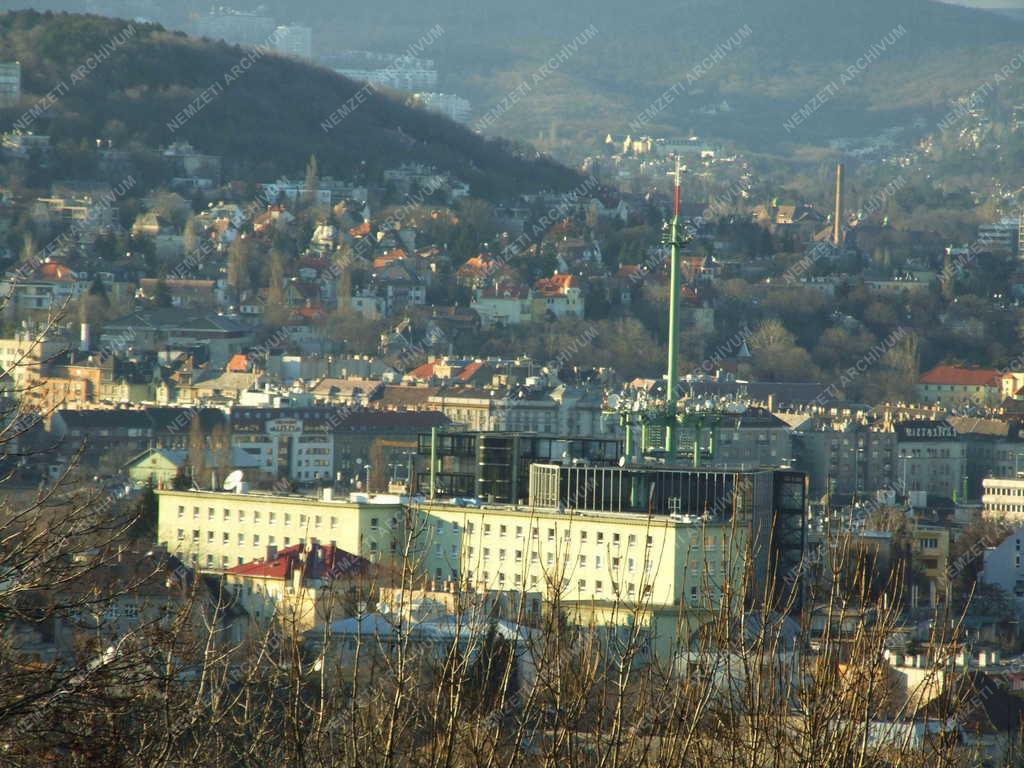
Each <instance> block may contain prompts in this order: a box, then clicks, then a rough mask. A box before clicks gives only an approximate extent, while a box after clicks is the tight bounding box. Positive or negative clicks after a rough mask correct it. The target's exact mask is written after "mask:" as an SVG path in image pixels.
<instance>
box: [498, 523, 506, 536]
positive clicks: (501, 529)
mask: <svg viewBox="0 0 1024 768" xmlns="http://www.w3.org/2000/svg"><path fill="white" fill-rule="evenodd" d="M507 534H508V528H507V526H504V525H500V526H498V536H500V537H501V538H503V539H504V538H505V536H506V535H507Z"/></svg>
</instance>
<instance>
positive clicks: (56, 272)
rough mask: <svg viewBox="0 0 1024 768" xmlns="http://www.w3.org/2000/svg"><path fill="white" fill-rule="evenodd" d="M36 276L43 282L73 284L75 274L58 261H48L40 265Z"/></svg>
mask: <svg viewBox="0 0 1024 768" xmlns="http://www.w3.org/2000/svg"><path fill="white" fill-rule="evenodd" d="M36 274H37V275H38V276H39V277H40V278H42V279H43V280H57V281H59V282H62V283H73V282H74V281H75V279H76V276H75V273H74V272H72V271H71V270H70V269H68V268H67V267H65V266H64V265H63V264H61V263H60V262H58V261H47V262H45V263H43V264H40V265H39V269H38V270H37V271H36Z"/></svg>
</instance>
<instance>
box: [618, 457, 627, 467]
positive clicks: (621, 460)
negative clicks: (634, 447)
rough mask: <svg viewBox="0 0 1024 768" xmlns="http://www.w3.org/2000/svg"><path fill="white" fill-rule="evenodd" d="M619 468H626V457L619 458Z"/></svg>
mask: <svg viewBox="0 0 1024 768" xmlns="http://www.w3.org/2000/svg"><path fill="white" fill-rule="evenodd" d="M619 466H620V467H624V466H626V457H625V456H619Z"/></svg>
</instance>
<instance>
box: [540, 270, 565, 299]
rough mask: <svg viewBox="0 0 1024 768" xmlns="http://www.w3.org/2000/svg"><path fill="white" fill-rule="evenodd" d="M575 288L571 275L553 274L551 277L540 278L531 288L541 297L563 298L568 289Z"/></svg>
mask: <svg viewBox="0 0 1024 768" xmlns="http://www.w3.org/2000/svg"><path fill="white" fill-rule="evenodd" d="M575 287H576V279H575V278H574V277H573V276H572V275H560V274H557V273H556V274H554V275H552V276H551V277H542V278H541V279H540V280H538V281H537V282H536V283H534V285H533V288H534V290H535V291H537V292H538V293H539V294H540V295H541V296H564V295H565V293H566V291H568V290H569V289H570V288H575Z"/></svg>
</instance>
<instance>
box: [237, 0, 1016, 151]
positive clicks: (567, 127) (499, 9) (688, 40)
mask: <svg viewBox="0 0 1024 768" xmlns="http://www.w3.org/2000/svg"><path fill="white" fill-rule="evenodd" d="M235 4H236V5H239V3H237V2H236V3H235ZM257 4H259V5H262V6H264V7H265V8H266V9H267V12H269V13H272V14H276V15H277V16H278V17H287V18H293V17H295V18H296V19H297V20H299V21H305V22H306V23H309V24H311V25H312V26H314V28H315V29H316V32H317V37H316V39H315V43H316V44H317V47H318V49H319V50H321V51H325V50H326V51H330V50H335V49H339V48H346V47H348V48H376V49H381V48H383V49H385V50H388V49H390V50H394V51H402V50H405V49H406V48H407V46H408V45H409V44H410V43H411V42H413V41H415V40H417V39H418V38H419V37H420V36H422V35H423V33H424V31H426V30H427V29H429V28H431V27H432V26H434V25H435V24H440V25H441V26H443V27H444V29H445V35H444V37H443V38H442V39H441V40H439V41H438V42H437V43H435V44H434V45H432V46H431V48H430V50H429V53H428V54H425V55H429V56H430V57H432V58H434V59H436V60H437V62H438V66H439V68H440V70H441V75H442V78H443V79H445V81H444V82H442V84H441V87H442V88H443V89H451V90H456V91H458V92H460V93H463V94H464V95H466V96H468V97H469V98H470V99H471V100H472V101H473V102H474V104H475V105H476V106H477V108H478V111H479V112H481V113H483V112H485V111H486V110H487V109H489V108H490V107H492V106H493V105H494V104H497V103H498V102H499V101H500V100H501V98H502V97H503V96H504V95H505V94H506V93H508V92H510V91H511V90H513V89H514V88H515V87H516V86H517V85H519V84H520V83H521V82H523V81H524V80H527V81H528V82H530V83H531V84H533V79H532V78H533V75H534V73H536V72H537V71H538V68H539V67H541V66H542V65H543V63H544V62H545V61H547V60H548V58H549V57H550V56H552V55H555V54H557V53H558V51H559V50H560V49H562V47H563V46H564V45H565V44H566V43H568V42H569V41H571V40H572V39H573V37H574V36H576V35H579V34H580V33H581V32H582V31H583V30H584V29H586V28H588V27H589V26H590V25H593V27H594V28H596V30H597V34H596V36H595V37H594V38H593V39H592V40H591V41H589V42H588V43H586V44H585V45H583V46H581V47H580V48H579V50H578V51H577V52H575V53H574V54H573V55H572V56H571V57H570V58H569V59H568V60H567V61H565V62H564V63H563V64H562V65H561V66H559V67H558V69H557V71H556V72H555V73H554V74H552V75H550V76H548V77H545V78H544V79H543V82H541V83H538V84H536V85H535V87H533V88H532V90H531V92H530V93H529V95H528V96H527V97H526V98H524V99H523V100H522V102H521V103H520V104H519V105H517V106H516V107H515V108H514V109H511V110H509V111H508V113H507V114H505V115H503V116H502V117H501V119H500V120H499V121H497V122H496V123H495V125H494V126H493V131H492V132H493V133H496V134H504V135H514V136H520V137H528V138H535V137H536V136H537V134H538V132H540V131H548V129H549V128H551V127H552V126H554V127H556V128H559V129H561V131H562V132H563V134H564V135H565V136H569V137H572V136H576V135H578V134H579V132H580V131H584V132H591V133H602V132H604V131H623V132H625V131H626V130H628V125H629V121H630V120H631V119H633V118H634V117H635V116H636V115H637V113H639V112H640V111H642V110H643V109H645V108H646V107H648V106H649V105H650V104H651V103H652V102H653V101H654V100H655V99H656V98H657V96H658V95H659V94H660V93H662V92H663V91H664V90H665V89H666V88H669V87H671V86H672V85H673V84H674V83H676V82H678V81H680V80H684V81H685V79H686V75H687V73H688V72H690V71H691V70H692V68H693V67H694V66H695V65H697V64H699V63H700V62H701V61H702V59H704V58H705V57H706V56H708V55H709V54H711V53H712V51H713V50H714V49H715V47H716V45H718V44H720V43H722V42H724V41H725V40H726V39H727V38H728V37H729V36H730V35H732V34H733V33H735V32H736V31H737V30H739V29H741V28H743V27H749V29H750V35H749V37H748V38H747V39H746V40H745V41H744V42H743V44H742V45H741V46H739V47H738V48H737V49H735V50H734V51H733V52H731V53H729V54H727V55H726V56H725V57H724V58H723V59H722V60H721V61H719V62H718V63H716V64H715V65H714V66H713V67H712V68H711V69H710V71H708V72H707V73H706V74H704V75H702V76H701V77H700V78H699V80H698V81H697V82H695V83H692V84H691V86H690V87H689V88H688V93H686V94H684V95H680V96H679V97H678V98H677V99H676V100H675V101H674V102H673V104H672V105H671V106H670V107H669V108H667V109H665V110H664V111H663V112H662V113H660V114H659V115H658V116H657V120H656V121H655V124H654V127H655V128H657V129H660V130H663V131H673V130H675V131H685V130H687V129H690V128H692V129H694V130H700V131H702V132H711V133H714V134H716V135H725V136H732V137H735V138H739V139H746V140H748V141H750V142H753V143H760V142H775V143H781V144H786V143H789V142H801V141H814V140H825V139H827V138H830V137H832V136H835V135H844V134H847V133H848V132H858V131H862V132H868V131H873V130H877V129H878V128H879V127H884V126H886V125H891V124H893V122H895V121H899V120H901V119H902V118H905V114H904V112H905V111H906V110H915V111H920V110H940V109H942V102H943V100H944V99H945V98H946V97H949V96H954V95H958V94H961V93H966V92H969V91H970V90H971V89H973V88H975V87H976V86H977V85H978V84H979V83H980V82H981V81H983V80H984V79H985V78H986V77H989V76H991V74H992V72H993V71H994V70H995V69H997V68H998V67H999V66H1001V65H1002V64H1005V63H1006V62H1007V61H1008V60H1009V59H1010V57H1011V56H1012V55H1013V54H1016V53H1018V52H1019V50H1020V47H1021V45H1020V44H1021V42H1024V24H1022V23H1020V22H1019V21H1015V20H1011V19H1007V18H1006V17H1005V16H1002V15H997V14H993V13H989V12H985V11H980V10H976V9H969V8H963V7H958V6H953V5H945V4H940V3H936V2H931V0H860V1H859V2H857V3H856V4H852V5H851V4H850V3H847V2H839V1H838V0H775V1H774V2H770V3H765V2H757V1H755V0H725V1H724V2H723V1H722V0H639V2H636V3H632V4H630V5H628V6H623V5H622V4H621V3H617V2H611V0H580V2H573V3H550V2H545V1H544V0H522V2H517V3H507V2H504V0H473V1H472V2H470V0H434V1H433V2H430V3H420V2H413V0H381V2H378V3H374V4H372V5H369V6H367V5H359V4H354V5H353V4H346V5H345V6H344V8H342V7H341V6H339V5H338V4H337V3H334V2H329V0H309V1H308V2H304V3H302V5H301V6H296V5H294V4H291V3H287V4H286V3H284V2H282V0H258V3H257V0H249V6H250V7H255V6H256V5H257ZM381 18H386V19H388V23H387V24H379V23H377V22H378V20H379V19H381ZM900 25H902V27H903V28H904V29H905V31H906V33H905V34H904V35H903V36H902V37H901V38H900V39H899V40H898V42H896V44H895V45H893V46H891V47H890V48H889V49H888V50H886V52H884V53H883V54H881V55H880V56H879V57H878V60H877V61H875V62H874V63H873V64H871V65H870V66H868V67H866V68H865V69H864V70H863V71H862V72H858V74H857V76H856V78H855V79H854V80H853V81H852V82H850V83H848V84H844V86H843V88H842V92H841V93H838V94H836V95H835V96H834V97H833V98H832V99H831V100H830V103H829V104H828V105H827V108H823V109H821V110H820V111H819V112H818V113H817V114H816V115H815V119H814V120H812V121H807V124H805V125H803V126H801V130H800V131H798V132H793V133H792V135H791V134H790V133H789V132H786V131H784V130H783V127H782V123H783V121H784V120H785V119H786V118H787V117H788V116H789V115H791V114H792V113H793V112H794V111H796V110H798V109H799V108H800V107H801V106H802V105H804V104H805V103H806V102H807V101H808V100H809V99H811V98H812V97H813V96H814V94H815V93H816V92H817V91H818V90H819V89H821V88H822V87H824V86H826V85H827V84H828V83H829V82H830V81H831V80H832V79H834V78H838V77H839V76H840V74H841V73H842V72H843V71H844V70H846V69H847V68H848V67H849V66H851V65H853V64H855V62H856V61H857V60H858V58H859V57H861V56H862V55H863V54H864V53H865V52H866V51H867V50H869V49H870V47H871V46H872V44H877V43H878V42H879V41H880V40H881V39H882V38H883V37H884V36H885V35H886V34H887V33H889V32H891V31H892V30H893V29H894V28H897V27H899V26H900ZM935 67H941V71H942V72H943V77H942V79H941V80H940V81H937V80H936V78H935V77H934V75H932V71H933V69H934V68H935ZM723 100H725V101H727V102H728V104H729V107H730V108H731V111H729V112H725V113H721V112H719V113H718V114H714V115H708V114H704V113H702V112H701V108H706V107H708V106H709V105H715V104H720V103H721V102H722V101H723ZM705 112H707V110H706V109H705Z"/></svg>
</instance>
